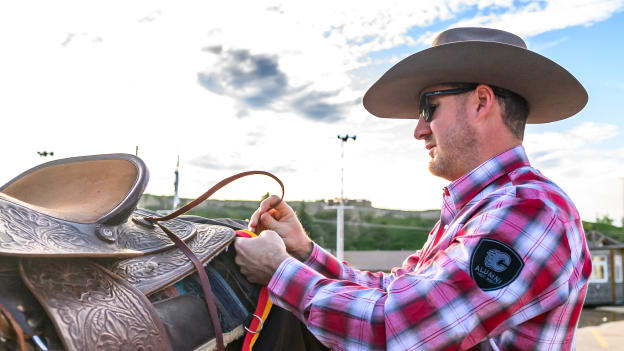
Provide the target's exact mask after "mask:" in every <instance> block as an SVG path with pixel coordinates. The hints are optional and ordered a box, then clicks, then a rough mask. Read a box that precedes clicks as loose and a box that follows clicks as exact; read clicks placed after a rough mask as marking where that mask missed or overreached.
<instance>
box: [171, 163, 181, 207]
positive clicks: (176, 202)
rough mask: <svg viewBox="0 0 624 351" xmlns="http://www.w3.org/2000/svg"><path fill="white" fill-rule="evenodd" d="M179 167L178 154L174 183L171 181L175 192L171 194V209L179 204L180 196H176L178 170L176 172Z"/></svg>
mask: <svg viewBox="0 0 624 351" xmlns="http://www.w3.org/2000/svg"><path fill="white" fill-rule="evenodd" d="M179 168H180V155H178V163H176V169H175V183H173V187H174V188H175V193H174V195H173V210H174V211H175V210H176V208H178V205H179V204H180V197H179V196H178V182H179V180H180V178H179V175H180V172H178V169H179Z"/></svg>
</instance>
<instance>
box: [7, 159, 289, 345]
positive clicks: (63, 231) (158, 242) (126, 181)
mask: <svg viewBox="0 0 624 351" xmlns="http://www.w3.org/2000/svg"><path fill="white" fill-rule="evenodd" d="M273 177H274V176H273ZM148 178H149V176H148V170H147V168H146V166H145V164H144V163H143V161H141V160H140V159H139V158H138V157H135V156H133V155H127V154H109V155H97V156H85V157H74V158H68V159H62V160H56V161H52V162H48V163H45V164H42V165H40V166H37V167H34V168H32V169H30V170H28V171H26V172H24V173H22V174H20V175H19V176H17V177H16V178H14V179H13V180H11V181H10V182H8V183H7V184H5V185H4V186H2V187H1V188H0V350H4V349H7V350H8V349H12V348H21V349H22V350H28V349H37V348H38V349H42V350H46V349H50V350H52V349H65V350H172V349H175V350H200V349H201V350H203V349H206V350H208V349H213V348H214V347H215V346H219V344H221V345H224V344H227V343H228V342H229V341H232V340H233V339H235V338H237V337H239V336H241V335H243V333H244V331H243V326H242V325H238V324H242V321H243V320H244V319H245V318H246V317H247V316H245V313H247V312H249V311H253V307H254V302H253V301H254V299H257V294H258V291H259V287H257V286H254V285H253V284H251V283H249V282H247V281H246V279H244V277H243V276H242V275H240V272H238V269H237V267H236V265H235V264H234V263H233V250H229V253H225V254H223V255H219V254H220V253H221V252H226V251H227V248H228V246H229V245H230V243H231V242H232V241H233V240H234V238H235V231H234V229H236V228H235V227H232V226H231V225H230V226H227V225H226V226H223V225H215V224H206V223H193V222H190V221H186V220H181V219H179V218H173V219H167V218H165V217H158V214H157V213H154V212H151V211H148V210H143V209H137V203H138V201H139V199H140V198H141V196H142V194H143V191H144V189H145V187H146V185H147V182H148ZM230 181H231V180H230ZM228 182H229V181H228ZM226 183H227V182H226ZM280 184H281V183H280ZM204 195H206V194H204ZM172 235H173V236H174V237H172ZM179 242H181V244H180V243H179ZM183 246H185V247H187V249H190V250H189V251H191V253H188V252H184V251H185V250H187V249H184V248H183ZM217 255H219V256H218V258H216V259H215V257H217ZM193 257H195V259H196V261H198V262H195V263H194V262H193V260H194V259H193ZM198 264H201V265H203V267H204V268H203V269H202V270H204V271H205V272H207V273H203V272H200V271H199V268H198V267H201V266H198ZM194 272H195V273H194ZM198 273H199V276H202V275H203V274H205V275H207V276H208V279H207V280H208V281H209V283H212V286H213V287H214V286H215V285H217V288H219V289H220V290H221V291H222V292H221V293H220V295H219V294H217V295H219V296H217V299H216V305H217V309H218V312H217V313H215V314H214V315H213V314H212V312H213V311H212V310H211V308H214V306H212V307H211V304H212V303H211V302H210V301H208V300H209V299H208V295H212V294H213V293H212V292H211V291H210V290H211V289H210V284H208V287H207V289H208V291H206V287H205V286H204V285H202V284H206V282H204V279H203V278H200V279H199V280H197V281H193V280H192V279H195V278H193V277H194V276H197V275H198ZM200 280H201V282H200ZM194 286H195V287H196V289H193V287H194ZM202 287H203V290H202ZM172 291H173V293H171V292H172ZM189 291H191V292H193V291H194V293H189ZM202 298H204V299H205V301H207V302H208V303H207V304H208V306H206V305H207V304H206V303H204V300H202ZM232 310H236V312H237V313H232ZM232 314H234V315H235V317H236V316H238V317H236V318H238V319H236V318H230V317H232ZM217 315H218V318H217V317H215V316H217ZM225 322H227V323H225ZM224 323H225V324H228V325H226V326H225V327H224V328H223V331H224V333H223V336H222V335H220V334H221V327H223V325H224ZM215 324H217V325H215ZM196 330H199V331H196ZM181 331H183V332H182V333H181ZM221 337H222V339H223V342H220V341H219V340H220V338H221ZM215 338H217V340H216V341H215ZM222 347H223V346H221V347H219V348H222Z"/></svg>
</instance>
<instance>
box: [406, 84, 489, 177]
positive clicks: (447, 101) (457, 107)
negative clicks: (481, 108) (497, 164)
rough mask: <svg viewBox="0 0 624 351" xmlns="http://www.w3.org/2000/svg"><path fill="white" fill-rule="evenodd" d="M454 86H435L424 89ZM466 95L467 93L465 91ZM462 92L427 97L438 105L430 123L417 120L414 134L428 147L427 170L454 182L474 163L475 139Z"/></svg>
mask: <svg viewBox="0 0 624 351" xmlns="http://www.w3.org/2000/svg"><path fill="white" fill-rule="evenodd" d="M450 88H454V87H452V86H448V85H437V86H433V87H430V88H428V89H425V90H424V91H423V92H430V91H435V90H442V89H450ZM466 94H469V93H466ZM466 97H467V95H465V94H460V95H440V96H434V97H430V98H429V101H430V103H431V105H433V106H437V107H436V109H435V112H434V113H433V119H432V120H431V122H425V121H424V120H423V119H422V118H420V119H419V120H418V124H417V125H416V129H415V130H414V137H415V138H416V139H418V140H423V141H424V142H425V147H426V148H427V149H428V150H429V156H430V157H431V160H430V161H429V171H430V172H431V173H432V174H433V175H436V176H439V177H442V178H444V179H447V180H450V181H454V180H456V179H457V178H459V177H461V176H462V175H464V174H465V173H467V172H468V171H470V169H471V168H470V167H472V165H474V160H475V159H476V157H477V156H476V147H477V140H476V134H475V130H474V128H473V127H472V126H471V125H470V123H469V121H468V118H467V110H466Z"/></svg>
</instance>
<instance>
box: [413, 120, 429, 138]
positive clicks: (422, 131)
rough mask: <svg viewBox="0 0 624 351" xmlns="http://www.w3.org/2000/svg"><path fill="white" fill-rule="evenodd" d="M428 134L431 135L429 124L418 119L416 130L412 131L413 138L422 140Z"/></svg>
mask: <svg viewBox="0 0 624 351" xmlns="http://www.w3.org/2000/svg"><path fill="white" fill-rule="evenodd" d="M429 134H431V129H430V128H429V123H427V122H425V120H424V119H422V118H419V119H418V123H417V124H416V129H414V138H416V139H418V140H423V139H425V138H426V137H427V135H429Z"/></svg>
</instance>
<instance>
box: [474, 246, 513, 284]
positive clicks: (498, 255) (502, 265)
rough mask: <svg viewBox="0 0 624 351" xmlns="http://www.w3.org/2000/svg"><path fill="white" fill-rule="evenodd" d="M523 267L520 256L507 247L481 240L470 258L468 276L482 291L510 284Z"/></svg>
mask: <svg viewBox="0 0 624 351" xmlns="http://www.w3.org/2000/svg"><path fill="white" fill-rule="evenodd" d="M522 267H524V262H523V261H522V259H521V258H520V256H519V255H518V254H517V253H516V252H515V251H514V250H513V249H512V248H511V247H509V246H508V245H506V244H503V243H502V242H500V241H497V240H493V239H485V238H484V239H481V240H480V241H479V243H478V244H477V247H476V248H475V250H474V251H473V252H472V256H471V257H470V276H471V277H472V279H473V280H474V281H475V282H476V283H477V286H479V287H480V288H481V290H483V291H490V290H497V289H501V288H504V287H506V286H507V285H509V284H511V282H513V281H514V280H515V279H516V278H517V277H518V275H519V274H520V271H521V270H522Z"/></svg>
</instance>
